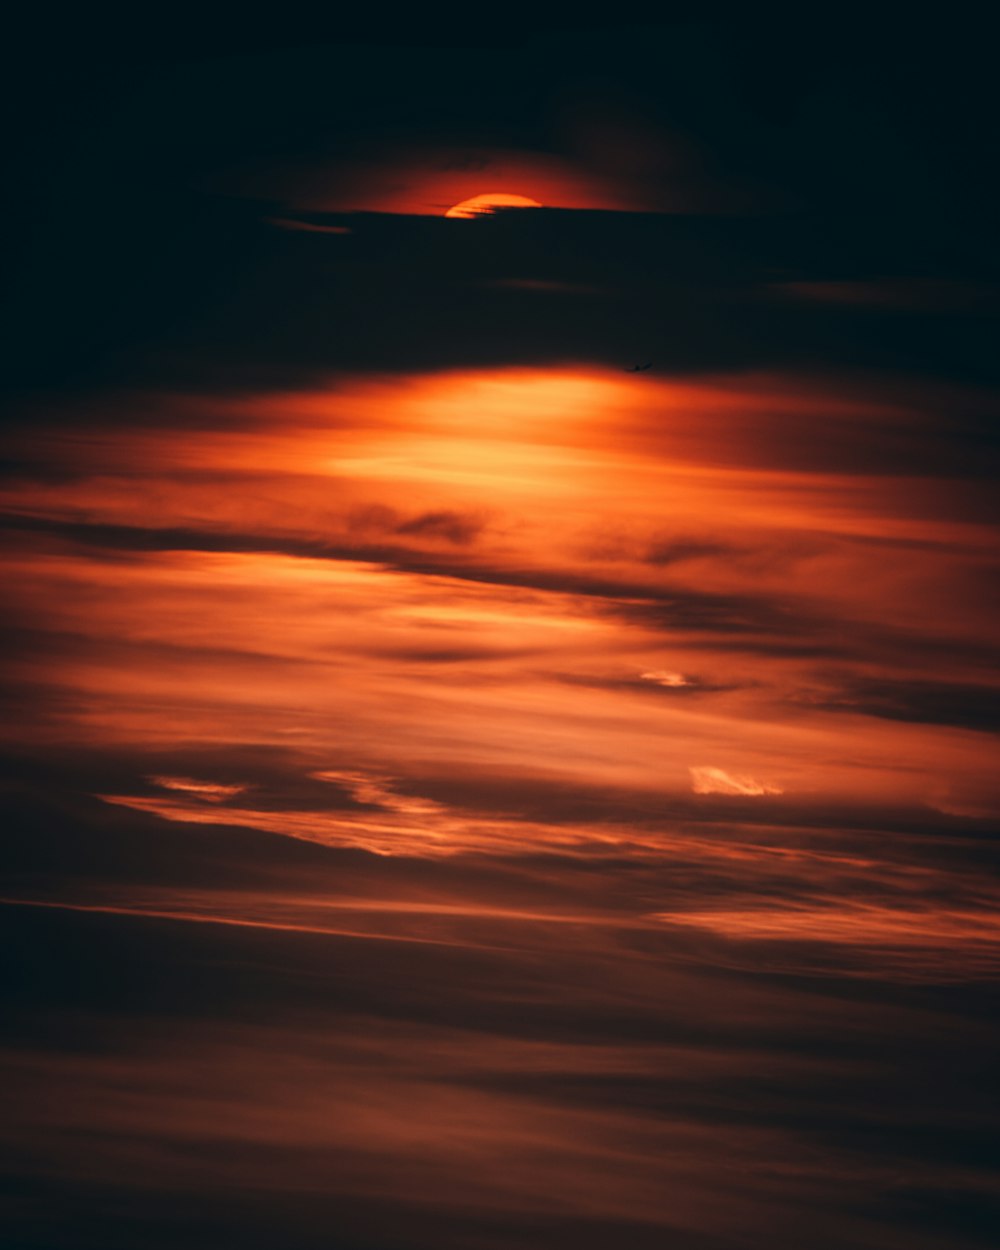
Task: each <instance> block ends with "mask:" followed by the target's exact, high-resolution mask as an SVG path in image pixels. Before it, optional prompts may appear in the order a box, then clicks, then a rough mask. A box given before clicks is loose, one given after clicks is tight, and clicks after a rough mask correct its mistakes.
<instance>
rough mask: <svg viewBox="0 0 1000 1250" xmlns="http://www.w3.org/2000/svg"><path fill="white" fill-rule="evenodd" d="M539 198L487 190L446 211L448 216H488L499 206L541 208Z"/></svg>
mask: <svg viewBox="0 0 1000 1250" xmlns="http://www.w3.org/2000/svg"><path fill="white" fill-rule="evenodd" d="M541 207H542V206H541V204H539V203H538V201H537V200H530V199H528V197H527V196H526V195H508V194H507V192H506V191H486V192H484V193H483V194H482V195H474V196H472V197H471V199H468V200H462V201H461V203H460V204H455V205H454V206H453V207H452V208H449V209H448V211H447V212H446V213H445V216H446V217H488V216H491V215H492V214H493V212H494V210H495V209H498V208H541Z"/></svg>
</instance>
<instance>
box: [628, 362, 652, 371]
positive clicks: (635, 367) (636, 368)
mask: <svg viewBox="0 0 1000 1250" xmlns="http://www.w3.org/2000/svg"><path fill="white" fill-rule="evenodd" d="M652 363H653V362H652V361H650V362H649V364H646V365H633V366H632V368H631V369H626V370H625V372H626V373H645V372H646V370H647V369H648V368H650V366H651V365H652Z"/></svg>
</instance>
